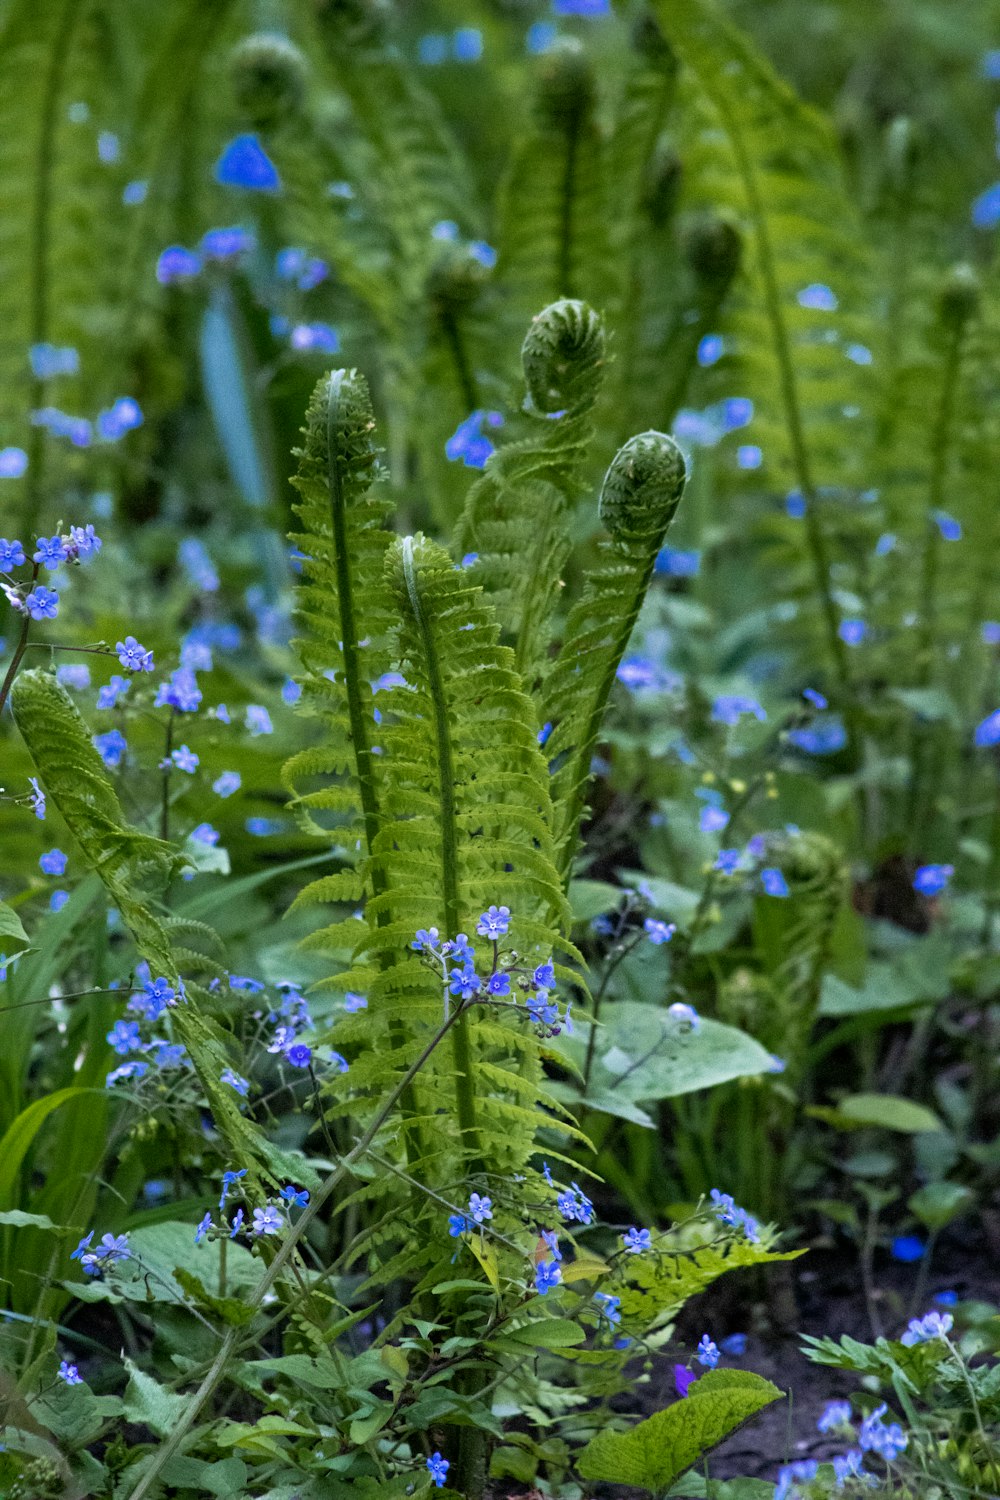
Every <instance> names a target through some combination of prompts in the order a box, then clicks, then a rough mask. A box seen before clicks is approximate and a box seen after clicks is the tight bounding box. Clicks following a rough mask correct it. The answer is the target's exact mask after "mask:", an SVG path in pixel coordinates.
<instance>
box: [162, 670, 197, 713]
mask: <svg viewBox="0 0 1000 1500" xmlns="http://www.w3.org/2000/svg"><path fill="white" fill-rule="evenodd" d="M202 696H203V695H202V691H201V688H200V687H199V686H198V679H197V678H196V677H195V675H194V673H193V672H192V671H191V670H190V668H189V667H178V668H177V670H176V671H174V672H172V673H171V674H170V680H169V682H161V683H160V685H159V687H158V688H157V690H156V697H155V699H154V700H153V707H154V708H163V707H165V706H166V707H170V708H176V709H177V710H178V711H179V712H180V713H185V714H193V713H194V712H195V711H196V710H197V708H198V705H199V704H200V702H201V700H202Z"/></svg>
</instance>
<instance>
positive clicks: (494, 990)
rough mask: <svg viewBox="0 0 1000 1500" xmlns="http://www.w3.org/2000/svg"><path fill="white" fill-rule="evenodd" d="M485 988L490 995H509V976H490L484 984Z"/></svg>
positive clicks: (498, 974)
mask: <svg viewBox="0 0 1000 1500" xmlns="http://www.w3.org/2000/svg"><path fill="white" fill-rule="evenodd" d="M486 988H487V990H488V991H489V993H490V994H491V995H509V994H510V976H509V975H507V974H500V973H496V974H491V975H490V977H489V979H488V980H487V982H486Z"/></svg>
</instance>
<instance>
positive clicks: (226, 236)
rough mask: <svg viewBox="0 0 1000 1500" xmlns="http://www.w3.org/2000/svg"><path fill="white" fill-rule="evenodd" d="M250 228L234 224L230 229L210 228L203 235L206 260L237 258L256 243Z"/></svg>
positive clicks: (202, 245)
mask: <svg viewBox="0 0 1000 1500" xmlns="http://www.w3.org/2000/svg"><path fill="white" fill-rule="evenodd" d="M256 243H257V242H256V240H255V239H254V236H253V235H252V234H251V232H250V230H249V229H244V228H242V226H241V225H239V224H233V225H231V226H230V227H229V228H228V229H209V230H207V231H206V232H205V233H204V234H203V235H202V237H201V253H202V254H203V255H204V257H205V259H206V260H220V261H227V260H236V259H237V257H238V256H240V255H247V254H249V252H250V251H251V250H253V248H254V246H255V245H256Z"/></svg>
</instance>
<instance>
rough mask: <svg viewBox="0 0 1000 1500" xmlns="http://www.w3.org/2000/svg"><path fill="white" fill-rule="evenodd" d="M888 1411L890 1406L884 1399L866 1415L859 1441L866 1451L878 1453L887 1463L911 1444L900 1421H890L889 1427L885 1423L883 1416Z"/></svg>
mask: <svg viewBox="0 0 1000 1500" xmlns="http://www.w3.org/2000/svg"><path fill="white" fill-rule="evenodd" d="M887 1411H888V1407H887V1406H886V1404H885V1402H884V1401H883V1402H882V1405H881V1406H876V1408H875V1410H874V1411H873V1412H872V1413H871V1414H870V1415H869V1416H867V1417H865V1419H864V1421H863V1422H862V1424H861V1431H860V1433H859V1434H858V1441H859V1443H860V1444H861V1447H862V1448H863V1449H864V1450H865V1452H872V1453H877V1454H878V1455H879V1457H880V1458H884V1459H885V1461H886V1463H892V1462H893V1460H894V1459H897V1458H898V1457H899V1455H900V1454H901V1453H902V1452H903V1451H904V1450H905V1449H906V1448H907V1447H908V1446H909V1438H908V1437H907V1435H906V1433H905V1432H904V1431H903V1429H902V1427H900V1425H899V1423H898V1422H890V1423H889V1425H888V1427H886V1426H884V1425H883V1423H882V1418H883V1417H884V1416H885V1413H886V1412H887Z"/></svg>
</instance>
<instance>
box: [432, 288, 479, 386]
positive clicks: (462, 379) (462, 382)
mask: <svg viewBox="0 0 1000 1500" xmlns="http://www.w3.org/2000/svg"><path fill="white" fill-rule="evenodd" d="M441 330H442V332H443V333H444V337H445V343H446V344H447V345H448V348H449V350H450V351H451V357H452V359H453V360H454V363H455V378H456V379H457V381H458V385H459V389H460V390H461V392H462V400H463V401H464V402H465V410H466V412H471V411H475V410H476V409H477V407H478V406H479V391H478V388H477V386H476V377H475V376H474V375H473V373H472V366H471V365H470V363H469V355H468V351H467V349H466V347H465V340H464V338H463V337H462V330H461V328H460V326H459V322H458V319H457V318H456V316H455V313H454V311H453V310H452V309H451V308H448V309H447V310H446V311H445V312H444V313H443V314H442V317H441Z"/></svg>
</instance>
